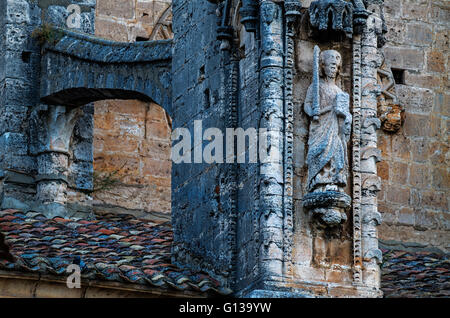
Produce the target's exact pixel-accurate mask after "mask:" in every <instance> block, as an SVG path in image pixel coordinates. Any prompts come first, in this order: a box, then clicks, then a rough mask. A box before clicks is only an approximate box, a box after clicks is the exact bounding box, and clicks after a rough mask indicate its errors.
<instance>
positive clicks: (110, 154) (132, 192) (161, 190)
mask: <svg viewBox="0 0 450 318" xmlns="http://www.w3.org/2000/svg"><path fill="white" fill-rule="evenodd" d="M161 23H164V25H161ZM95 25H96V27H95V34H96V35H97V36H99V37H103V38H106V39H110V40H114V41H119V42H134V41H137V40H149V39H152V40H159V39H167V38H171V37H172V34H171V1H168V0H165V1H156V0H155V1H139V0H125V1H117V0H99V1H98V2H97V10H96V19H95ZM94 127H95V128H94V174H95V181H94V183H95V185H94V187H96V189H95V191H94V194H93V197H94V205H95V206H96V208H97V209H100V210H109V211H116V212H122V213H123V212H127V213H133V214H135V215H138V216H140V217H150V216H151V215H152V216H153V217H154V216H155V213H152V212H156V213H157V214H158V213H164V214H166V216H167V215H168V214H170V211H171V203H170V202H171V161H170V149H171V141H170V133H171V119H170V117H169V116H168V115H167V113H166V112H165V111H164V110H163V109H162V108H161V107H160V106H158V105H157V104H154V103H144V102H140V101H132V100H131V101H120V100H112V101H102V102H97V103H95V115H94ZM108 177H110V179H111V181H112V183H110V184H108V182H105V178H108Z"/></svg>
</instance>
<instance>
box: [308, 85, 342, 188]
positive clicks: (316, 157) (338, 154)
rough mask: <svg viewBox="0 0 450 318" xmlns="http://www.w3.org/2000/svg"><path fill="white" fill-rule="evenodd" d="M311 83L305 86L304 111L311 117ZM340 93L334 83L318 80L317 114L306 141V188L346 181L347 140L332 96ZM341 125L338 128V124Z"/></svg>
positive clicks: (339, 183)
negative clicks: (318, 98) (318, 114)
mask: <svg viewBox="0 0 450 318" xmlns="http://www.w3.org/2000/svg"><path fill="white" fill-rule="evenodd" d="M313 92H314V90H313V86H312V85H311V86H310V87H309V89H308V92H307V95H306V100H305V112H306V113H307V114H308V115H309V116H310V117H311V119H312V102H313ZM338 94H346V93H344V92H343V91H342V90H341V89H340V88H339V87H338V86H336V85H334V84H327V83H324V82H323V81H322V80H320V116H319V120H318V121H314V120H311V121H310V130H309V142H308V155H307V162H308V190H309V191H314V190H316V189H317V188H318V187H324V186H326V185H337V186H339V187H340V188H343V187H345V185H346V180H347V177H346V174H347V171H346V169H347V168H346V167H347V161H348V159H347V148H346V144H347V141H346V140H345V139H346V137H345V136H344V133H343V132H342V131H340V127H343V126H344V125H343V121H344V118H342V117H340V116H338V113H337V112H336V106H335V104H336V96H337V95H338ZM341 129H342V128H341Z"/></svg>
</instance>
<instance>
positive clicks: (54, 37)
mask: <svg viewBox="0 0 450 318" xmlns="http://www.w3.org/2000/svg"><path fill="white" fill-rule="evenodd" d="M31 36H32V37H33V38H34V39H36V40H37V41H38V43H39V45H41V46H42V45H44V44H46V43H49V44H53V45H54V44H56V43H58V42H59V40H61V38H62V37H63V33H62V31H60V30H58V29H57V28H55V27H54V26H53V25H52V24H50V23H43V24H42V25H41V26H40V27H39V28H37V29H35V30H34V31H33V33H32V34H31Z"/></svg>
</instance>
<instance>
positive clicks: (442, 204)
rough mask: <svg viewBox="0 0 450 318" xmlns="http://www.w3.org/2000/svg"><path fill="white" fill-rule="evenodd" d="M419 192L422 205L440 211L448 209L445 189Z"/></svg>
mask: <svg viewBox="0 0 450 318" xmlns="http://www.w3.org/2000/svg"><path fill="white" fill-rule="evenodd" d="M444 190H445V189H444ZM421 194H422V204H423V206H425V207H428V208H430V209H433V210H437V211H441V212H445V211H446V210H447V209H448V197H447V194H446V192H445V191H436V190H428V191H422V193H421Z"/></svg>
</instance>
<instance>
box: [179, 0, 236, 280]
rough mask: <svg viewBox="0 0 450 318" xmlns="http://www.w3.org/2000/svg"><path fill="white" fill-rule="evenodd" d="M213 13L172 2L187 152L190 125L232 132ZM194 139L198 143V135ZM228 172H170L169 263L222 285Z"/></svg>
mask: <svg viewBox="0 0 450 318" xmlns="http://www.w3.org/2000/svg"><path fill="white" fill-rule="evenodd" d="M216 9H217V6H216V5H214V4H212V3H210V2H208V1H191V0H176V1H173V16H174V20H173V21H174V23H173V26H174V46H173V57H172V59H173V60H172V61H173V63H172V76H173V85H172V89H173V114H174V115H173V128H174V129H175V128H178V127H185V128H187V129H188V130H189V131H190V134H191V138H192V140H191V145H192V148H194V145H195V143H194V120H203V123H202V124H203V129H204V130H205V129H207V128H211V127H215V128H219V129H220V130H221V131H225V128H226V127H232V126H230V124H231V123H230V122H231V121H232V120H231V119H230V116H231V115H232V111H231V107H232V106H231V105H232V99H233V97H232V96H230V94H228V92H229V88H230V85H232V84H231V83H232V77H231V73H230V72H231V67H232V66H231V65H230V64H231V63H230V60H231V59H230V56H229V54H230V52H229V51H227V50H225V51H222V50H220V41H217V39H216V36H217V33H216V32H215V31H214V30H215V29H216V27H217V22H218V17H217V16H216ZM196 134H198V137H197V138H201V134H202V132H201V131H200V132H199V131H197V132H196ZM197 140H198V139H197ZM196 143H197V144H198V141H197V142H196ZM204 144H205V145H206V142H205V143H204ZM192 157H193V156H192ZM191 160H193V158H192V159H191ZM229 171H230V170H229V165H228V164H221V163H213V164H208V163H205V162H203V163H195V164H194V163H193V162H192V163H180V164H174V165H173V167H172V182H173V184H174V187H173V188H172V204H173V207H172V222H173V228H174V243H173V257H174V258H175V259H174V260H175V262H177V263H179V264H182V265H183V266H188V267H191V268H195V269H204V270H208V271H209V272H210V273H212V274H215V276H216V277H218V276H220V277H221V278H222V279H224V282H225V284H226V286H229V285H228V284H229V283H232V280H233V270H234V266H233V265H234V255H233V253H234V252H235V251H236V249H235V248H236V247H235V245H234V244H235V235H236V231H235V223H234V222H235V220H234V219H233V216H232V215H233V213H235V209H234V208H235V206H234V204H235V202H234V201H233V200H232V198H231V197H232V196H233V191H234V187H233V186H232V185H231V184H232V183H233V181H232V180H233V178H232V177H231V176H230V175H229V174H228V172H229Z"/></svg>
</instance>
